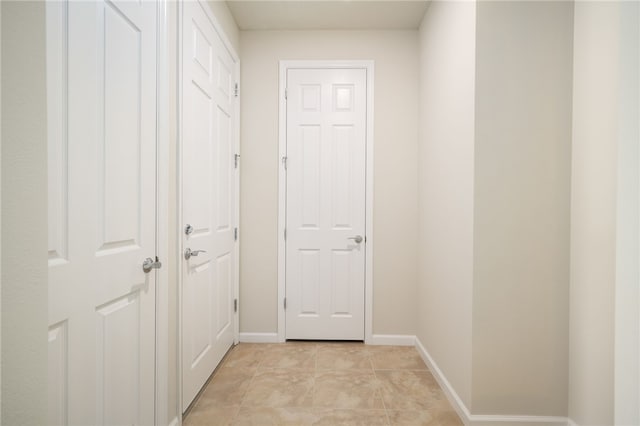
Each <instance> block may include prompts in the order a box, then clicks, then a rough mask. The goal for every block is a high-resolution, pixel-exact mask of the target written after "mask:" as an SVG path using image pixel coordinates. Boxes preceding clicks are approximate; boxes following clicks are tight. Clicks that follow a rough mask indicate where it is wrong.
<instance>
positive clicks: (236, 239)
mask: <svg viewBox="0 0 640 426" xmlns="http://www.w3.org/2000/svg"><path fill="white" fill-rule="evenodd" d="M233 241H238V228H237V227H235V228H233Z"/></svg>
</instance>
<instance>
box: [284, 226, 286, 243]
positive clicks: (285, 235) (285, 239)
mask: <svg viewBox="0 0 640 426" xmlns="http://www.w3.org/2000/svg"><path fill="white" fill-rule="evenodd" d="M284 240H285V241H287V228H284Z"/></svg>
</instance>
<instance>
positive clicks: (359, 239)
mask: <svg viewBox="0 0 640 426" xmlns="http://www.w3.org/2000/svg"><path fill="white" fill-rule="evenodd" d="M347 240H353V241H355V242H356V244H360V243H361V242H362V241H363V240H364V238H362V235H356V236H355V237H349V238H347Z"/></svg>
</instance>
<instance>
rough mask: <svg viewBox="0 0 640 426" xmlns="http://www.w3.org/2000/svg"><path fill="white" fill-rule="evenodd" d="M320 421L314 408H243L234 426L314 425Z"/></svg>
mask: <svg viewBox="0 0 640 426" xmlns="http://www.w3.org/2000/svg"><path fill="white" fill-rule="evenodd" d="M319 419H320V416H318V413H317V410H315V409H313V408H290V407H286V408H284V407H283V408H274V407H242V408H241V409H240V412H239V413H238V416H237V417H236V419H235V420H234V421H233V423H232V424H233V425H234V426H249V425H252V426H253V425H259V426H263V425H292V426H293V425H312V424H314V423H315V422H317V421H318V420H319Z"/></svg>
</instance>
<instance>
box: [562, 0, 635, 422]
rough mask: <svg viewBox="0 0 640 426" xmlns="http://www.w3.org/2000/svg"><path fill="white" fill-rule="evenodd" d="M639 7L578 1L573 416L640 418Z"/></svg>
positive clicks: (620, 419) (583, 419)
mask: <svg viewBox="0 0 640 426" xmlns="http://www.w3.org/2000/svg"><path fill="white" fill-rule="evenodd" d="M639 23H640V18H639V12H638V4H637V3H633V2H630V3H622V2H577V3H576V4H575V41H574V70H575V71H574V83H573V94H574V102H573V153H572V157H573V174H572V197H571V202H572V204H571V209H572V210H571V225H572V226H571V303H570V312H571V317H570V330H571V338H570V363H569V367H570V381H569V417H570V418H572V419H573V420H574V421H575V422H576V423H577V424H580V425H599V424H614V422H615V424H638V423H640V413H639V412H638V410H639V408H638V407H639V405H640V404H639V402H640V391H639V389H638V386H639V383H640V382H639V377H640V374H639V371H640V368H639V365H638V364H639V363H640V351H639V348H638V340H639V339H640V333H639V311H640V307H639V303H640V301H639V293H638V292H639V289H638V222H637V221H638V216H639V215H638V196H639V194H638V168H639V164H640V163H639V158H638V144H639V134H640V131H639V129H638V123H639V120H638V117H639V113H638V102H639V101H638V99H639V97H640V95H639V94H640V92H639V89H638V79H639V78H640V76H639V69H640V67H639V64H638V60H639V59H638V51H639V44H640V41H639V40H638V25H639Z"/></svg>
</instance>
